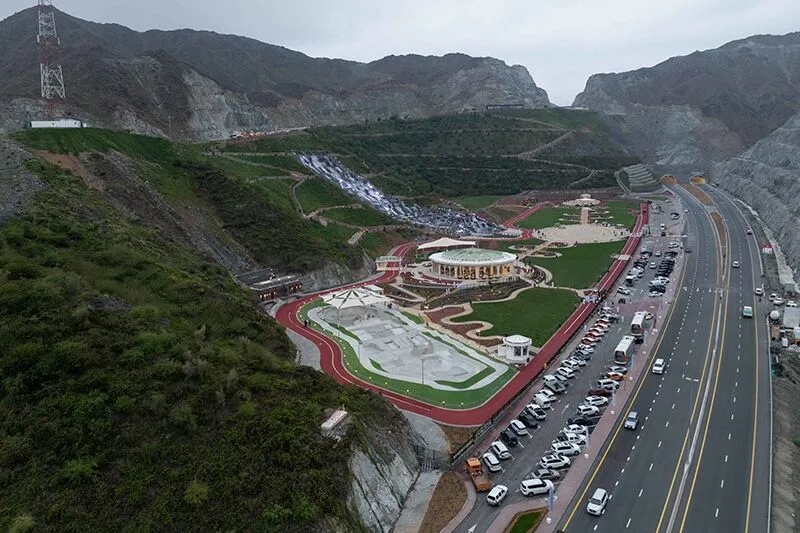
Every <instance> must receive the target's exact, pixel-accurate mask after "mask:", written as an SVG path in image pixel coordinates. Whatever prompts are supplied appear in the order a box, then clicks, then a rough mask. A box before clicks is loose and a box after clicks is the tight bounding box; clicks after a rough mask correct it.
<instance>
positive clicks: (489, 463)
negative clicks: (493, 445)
mask: <svg viewBox="0 0 800 533" xmlns="http://www.w3.org/2000/svg"><path fill="white" fill-rule="evenodd" d="M483 464H485V465H486V468H488V469H489V472H499V471H500V470H502V469H503V467H502V466H501V465H500V460H499V459H498V458H497V457H495V455H494V454H493V453H492V452H486V453H485V454H483Z"/></svg>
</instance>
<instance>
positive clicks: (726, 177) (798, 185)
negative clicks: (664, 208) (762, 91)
mask: <svg viewBox="0 0 800 533" xmlns="http://www.w3.org/2000/svg"><path fill="white" fill-rule="evenodd" d="M798 176H800V113H798V114H796V115H794V116H793V117H792V118H790V119H789V120H788V121H787V122H786V123H785V124H784V125H783V126H781V127H780V128H778V129H777V130H775V132H773V133H772V134H771V135H769V136H768V137H765V138H764V139H762V140H760V141H758V142H757V143H756V144H755V145H753V147H752V148H750V149H749V150H747V151H745V152H743V153H741V154H739V155H737V156H735V157H733V158H731V159H730V160H728V161H726V162H724V163H719V164H716V165H714V167H713V169H712V172H711V178H712V180H713V183H716V184H718V185H719V186H720V187H722V188H723V189H726V190H728V191H730V192H731V193H733V194H734V195H735V196H737V197H739V198H741V199H742V200H743V201H744V202H746V203H748V204H749V205H750V206H751V207H753V209H755V210H756V211H758V214H759V216H760V217H761V219H762V220H763V221H764V222H765V223H766V224H767V226H769V227H770V228H771V229H772V231H773V233H774V234H775V237H776V239H777V240H778V242H779V243H780V245H781V249H782V250H783V252H784V254H785V256H786V260H787V262H788V263H789V264H790V265H791V266H792V268H793V269H797V268H799V267H800V202H798V200H797V199H798V198H800V180H798V179H797V178H798Z"/></svg>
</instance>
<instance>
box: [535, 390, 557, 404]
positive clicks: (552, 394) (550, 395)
mask: <svg viewBox="0 0 800 533" xmlns="http://www.w3.org/2000/svg"><path fill="white" fill-rule="evenodd" d="M539 394H544V395H545V396H547V397H548V398H549V399H550V401H551V402H554V401H556V400H557V399H558V396H556V393H555V392H553V391H551V390H550V389H542V390H540V391H539Z"/></svg>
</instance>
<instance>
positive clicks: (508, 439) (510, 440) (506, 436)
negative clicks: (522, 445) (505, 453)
mask: <svg viewBox="0 0 800 533" xmlns="http://www.w3.org/2000/svg"><path fill="white" fill-rule="evenodd" d="M500 440H501V441H503V443H505V445H506V446H510V447H511V448H513V447H515V446H516V445H517V444H519V441H518V440H517V436H516V435H514V434H513V433H511V432H510V431H509V430H507V429H504V430H503V432H502V433H500Z"/></svg>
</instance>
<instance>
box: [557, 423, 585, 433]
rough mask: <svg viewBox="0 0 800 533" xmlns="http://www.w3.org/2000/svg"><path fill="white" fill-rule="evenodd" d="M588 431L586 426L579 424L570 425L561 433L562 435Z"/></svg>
mask: <svg viewBox="0 0 800 533" xmlns="http://www.w3.org/2000/svg"><path fill="white" fill-rule="evenodd" d="M588 430H589V428H587V427H586V426H582V425H580V424H570V425H568V426H567V427H565V428H564V429H562V430H561V431H562V432H563V433H586V432H587V431H588Z"/></svg>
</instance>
